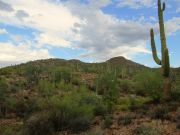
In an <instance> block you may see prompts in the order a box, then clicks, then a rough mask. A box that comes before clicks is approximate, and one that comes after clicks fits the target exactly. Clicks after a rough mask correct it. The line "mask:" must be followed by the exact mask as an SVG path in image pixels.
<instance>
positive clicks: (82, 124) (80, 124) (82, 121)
mask: <svg viewBox="0 0 180 135" xmlns="http://www.w3.org/2000/svg"><path fill="white" fill-rule="evenodd" d="M90 124H91V123H90V119H89V118H88V117H80V116H79V117H76V118H74V119H72V120H71V121H70V123H69V127H70V130H72V132H75V133H78V132H80V131H86V130H88V129H89V128H90Z"/></svg>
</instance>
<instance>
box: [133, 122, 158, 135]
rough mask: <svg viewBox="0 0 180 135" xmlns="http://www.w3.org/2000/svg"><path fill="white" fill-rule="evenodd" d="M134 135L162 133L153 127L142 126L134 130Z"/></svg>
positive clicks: (156, 134)
mask: <svg viewBox="0 0 180 135" xmlns="http://www.w3.org/2000/svg"><path fill="white" fill-rule="evenodd" d="M133 135H160V131H159V130H158V129H156V128H154V127H153V126H148V125H144V124H141V125H140V126H138V127H137V128H136V129H134V131H133Z"/></svg>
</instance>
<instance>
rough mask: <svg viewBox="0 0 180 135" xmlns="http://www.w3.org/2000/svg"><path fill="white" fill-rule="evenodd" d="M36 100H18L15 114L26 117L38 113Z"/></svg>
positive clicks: (22, 98)
mask: <svg viewBox="0 0 180 135" xmlns="http://www.w3.org/2000/svg"><path fill="white" fill-rule="evenodd" d="M35 102H36V98H32V99H25V98H24V97H21V98H19V99H18V100H16V104H15V106H14V108H15V109H14V110H15V113H16V114H17V116H19V117H26V116H29V114H31V113H33V112H35V111H37V106H36V104H35Z"/></svg>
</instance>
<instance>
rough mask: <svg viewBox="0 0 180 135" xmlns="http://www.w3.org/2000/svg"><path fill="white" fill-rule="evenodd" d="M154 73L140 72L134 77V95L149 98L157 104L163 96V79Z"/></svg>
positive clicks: (157, 73)
mask: <svg viewBox="0 0 180 135" xmlns="http://www.w3.org/2000/svg"><path fill="white" fill-rule="evenodd" d="M159 74H160V73H159V72H156V71H141V72H139V73H137V74H136V75H135V77H134V80H135V82H136V83H135V89H136V94H137V95H141V96H149V97H151V98H152V99H153V101H156V102H159V101H160V100H161V98H162V95H163V88H162V84H163V78H162V76H161V75H159Z"/></svg>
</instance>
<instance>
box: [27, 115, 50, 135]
mask: <svg viewBox="0 0 180 135" xmlns="http://www.w3.org/2000/svg"><path fill="white" fill-rule="evenodd" d="M53 131H54V129H53V123H52V121H51V119H50V116H49V114H48V113H47V112H41V113H38V114H35V115H32V116H31V117H30V118H29V119H28V120H27V121H26V123H25V129H24V135H42V134H43V135H48V134H49V133H52V132H53Z"/></svg>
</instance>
